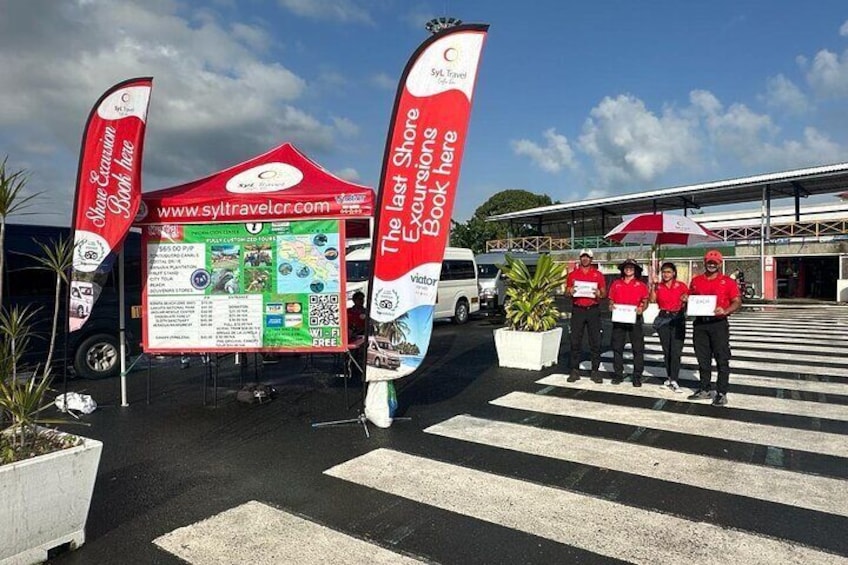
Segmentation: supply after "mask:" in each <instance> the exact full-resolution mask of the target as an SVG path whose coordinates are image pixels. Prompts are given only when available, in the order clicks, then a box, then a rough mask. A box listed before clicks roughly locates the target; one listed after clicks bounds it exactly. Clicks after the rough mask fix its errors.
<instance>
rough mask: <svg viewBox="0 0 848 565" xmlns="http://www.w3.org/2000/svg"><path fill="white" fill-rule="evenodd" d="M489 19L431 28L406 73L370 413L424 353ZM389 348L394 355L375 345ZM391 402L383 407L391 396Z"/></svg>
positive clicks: (382, 237) (379, 418)
mask: <svg viewBox="0 0 848 565" xmlns="http://www.w3.org/2000/svg"><path fill="white" fill-rule="evenodd" d="M488 29H489V26H488V25H485V24H465V25H458V26H455V27H449V28H447V29H444V30H442V31H439V32H438V33H436V34H434V35H432V36H431V37H429V38H428V39H427V40H425V41H424V43H422V44H421V46H419V48H418V49H417V50H416V51H415V53H414V54H413V55H412V57H411V58H410V60H409V62H408V63H407V65H406V68H405V69H404V71H403V74H402V75H401V79H400V83H399V85H398V91H397V97H396V99H395V106H394V111H393V113H392V118H391V121H390V125H389V131H388V136H387V140H386V151H385V155H384V157H383V168H382V172H381V175H380V185H379V195H378V205H377V214H376V218H375V225H376V231H375V233H374V241H373V245H372V251H371V256H372V261H373V267H372V272H371V280H370V283H369V286H368V288H369V291H370V299H369V302H368V309H369V318H370V322H371V324H370V328H369V337H368V343H367V347H368V355H367V356H366V366H365V369H366V370H365V380H366V381H376V382H370V384H369V387H368V394H367V396H366V399H365V415H366V417H367V418H368V419H369V420H371V421H372V422H373V423H374V424H376V425H378V426H380V427H388V426H389V425H391V422H392V416H393V409H392V408H393V402H394V403H395V404H396V401H394V400H393V399H394V394H393V390H394V388H393V386H391V382H390V381H393V380H394V379H399V378H401V377H404V376H406V375H409V374H410V373H412V372H413V371H415V370H416V369H417V368H418V367H419V366H420V365H421V363H422V361H423V360H424V356H425V355H426V354H427V349H428V347H429V345H430V335H431V333H432V329H433V312H434V310H435V304H436V297H437V292H436V291H437V285H438V281H439V276H440V274H441V267H442V259H443V258H444V254H445V247H446V245H447V242H448V235H449V234H450V227H451V226H450V222H451V215H452V213H453V205H454V200H455V199H456V190H457V182H458V181H459V170H460V164H461V163H462V155H463V151H464V148H465V139H466V133H467V131H468V121H469V119H470V116H471V105H472V101H473V95H474V88H475V86H476V81H477V70H478V67H479V64H480V57H481V54H482V51H483V45H484V43H485V41H486V36H487V33H488ZM379 351H386V352H389V353H387V354H386V355H390V357H391V360H392V362H391V363H389V362H382V361H381V359H382V357H381V356H380V355H374V354H372V352H379ZM387 404H389V408H388V409H386V405H387Z"/></svg>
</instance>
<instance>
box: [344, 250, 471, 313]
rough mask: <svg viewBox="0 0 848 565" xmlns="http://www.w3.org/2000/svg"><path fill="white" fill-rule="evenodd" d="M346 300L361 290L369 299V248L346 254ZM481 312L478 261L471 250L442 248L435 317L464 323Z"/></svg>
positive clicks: (350, 299)
mask: <svg viewBox="0 0 848 565" xmlns="http://www.w3.org/2000/svg"><path fill="white" fill-rule="evenodd" d="M345 263H346V272H347V300H348V306H350V305H351V304H352V297H353V294H354V293H355V292H357V291H361V292H362V293H364V294H365V299H366V300H368V278H369V276H370V275H371V248H370V247H366V248H362V249H355V250H354V251H351V252H350V253H348V254H347V256H346V257H345ZM479 311H480V289H479V286H478V284H477V264H476V263H475V261H474V252H473V251H471V250H470V249H466V248H463V247H447V248H445V258H444V260H443V261H442V272H441V274H440V275H439V286H438V290H437V294H436V311H435V312H434V313H433V317H434V318H451V319H452V320H453V322H454V323H455V324H464V323H465V322H467V321H468V317H469V316H470V315H471V314H474V313H476V312H479Z"/></svg>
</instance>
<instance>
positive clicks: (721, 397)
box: [713, 392, 727, 406]
mask: <svg viewBox="0 0 848 565" xmlns="http://www.w3.org/2000/svg"><path fill="white" fill-rule="evenodd" d="M726 404H727V395H726V394H722V393H720V392H719V393H716V395H715V398H713V406H724V405H726Z"/></svg>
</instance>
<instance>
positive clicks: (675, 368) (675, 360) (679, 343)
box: [657, 315, 686, 381]
mask: <svg viewBox="0 0 848 565" xmlns="http://www.w3.org/2000/svg"><path fill="white" fill-rule="evenodd" d="M668 318H669V319H670V321H669V322H668V323H667V324H664V325H662V326H660V327H659V329H657V336H658V337H659V338H660V345H661V346H662V352H663V359H664V360H665V372H666V374H667V375H668V378H669V379H671V380H672V381H676V380H677V378H678V377H679V376H680V356H681V354H682V352H683V342H684V341H685V340H686V318H684V317H683V316H681V315H677V316H668Z"/></svg>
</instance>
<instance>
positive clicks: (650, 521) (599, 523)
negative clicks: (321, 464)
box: [325, 449, 845, 565]
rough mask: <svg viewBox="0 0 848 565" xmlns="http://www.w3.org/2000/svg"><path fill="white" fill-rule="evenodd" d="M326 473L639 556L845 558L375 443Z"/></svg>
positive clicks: (652, 559)
mask: <svg viewBox="0 0 848 565" xmlns="http://www.w3.org/2000/svg"><path fill="white" fill-rule="evenodd" d="M325 472H326V473H327V474H328V475H331V476H333V477H337V478H339V479H344V480H346V481H350V482H353V483H356V484H360V485H364V486H368V487H371V488H373V489H376V490H379V491H382V492H386V493H390V494H393V495H396V496H401V497H404V498H407V499H410V500H413V501H416V502H420V503H423V504H428V505H430V506H434V507H437V508H442V509H444V510H448V511H451V512H456V513H458V514H462V515H465V516H471V517H474V518H477V519H479V520H484V521H487V522H491V523H494V524H500V525H502V526H505V527H508V528H513V529H515V530H519V531H522V532H527V533H530V534H533V535H536V536H540V537H543V538H546V539H550V540H554V541H557V542H560V543H564V544H569V545H572V546H576V547H580V548H583V549H586V550H588V551H592V552H594V553H597V554H600V555H606V556H609V557H613V558H617V559H624V560H627V561H631V562H633V563H650V564H655V563H681V564H687V565H691V564H692V563H698V564H715V565H719V564H721V565H724V564H726V563H728V562H735V563H745V564H746V565H747V564H755V563H762V564H768V565H773V564H774V563H799V564H804V565H807V564H809V563H817V564H818V563H821V564H829V563H845V558H843V557H839V556H836V555H832V554H828V553H823V552H821V551H816V550H814V549H810V548H806V547H802V546H799V545H797V544H793V543H788V542H783V541H778V540H774V539H770V538H766V537H762V536H758V535H756V534H751V533H746V532H741V531H737V530H731V529H723V528H721V527H719V526H715V525H712V524H705V523H703V522H694V521H691V520H686V519H683V518H678V517H675V516H670V515H668V514H661V513H659V512H653V511H650V510H642V509H639V508H633V507H630V506H626V505H624V504H619V503H616V502H610V501H608V500H603V499H598V498H593V497H591V496H586V495H582V494H577V493H573V492H569V491H565V490H561V489H557V488H552V487H547V486H541V485H537V484H533V483H528V482H525V481H521V480H517V479H511V478H507V477H502V476H499V475H494V474H491V473H485V472H483V471H477V470H473V469H468V468H465V467H461V466H458V465H452V464H448V463H442V462H438V461H433V460H430V459H426V458H423V457H417V456H414V455H407V454H404V453H400V452H397V451H392V450H389V449H377V450H374V451H372V452H370V453H367V454H365V455H362V456H360V457H357V458H355V459H352V460H350V461H347V462H345V463H342V464H341V465H337V466H336V467H333V468H332V469H329V470H327V471H325Z"/></svg>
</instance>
